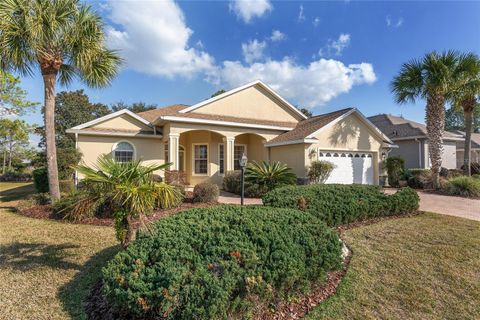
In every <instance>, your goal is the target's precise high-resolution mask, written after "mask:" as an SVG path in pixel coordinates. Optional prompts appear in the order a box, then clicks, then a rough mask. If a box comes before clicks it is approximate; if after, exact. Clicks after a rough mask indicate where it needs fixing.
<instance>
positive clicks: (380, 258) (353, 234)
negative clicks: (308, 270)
mask: <svg viewBox="0 0 480 320" xmlns="http://www.w3.org/2000/svg"><path fill="white" fill-rule="evenodd" d="M344 238H345V240H346V241H347V243H348V244H349V246H350V247H351V248H352V251H353V258H352V261H351V264H350V268H349V270H348V272H347V275H346V277H345V278H344V279H343V281H342V283H341V284H340V287H339V290H338V291H337V293H336V294H335V295H334V296H333V297H331V298H330V299H329V300H327V301H326V302H325V303H323V304H322V305H320V306H319V307H317V308H316V309H315V310H314V311H313V312H312V313H310V314H309V316H308V317H307V318H308V319H480V303H479V301H480V258H479V257H480V223H478V222H475V221H471V220H466V219H461V218H455V217H450V216H444V215H438V214H433V213H427V214H424V215H420V216H417V217H413V218H405V219H394V220H388V221H383V222H380V223H378V224H374V225H370V226H366V227H361V228H358V229H353V230H350V231H348V232H346V233H345V237H344Z"/></svg>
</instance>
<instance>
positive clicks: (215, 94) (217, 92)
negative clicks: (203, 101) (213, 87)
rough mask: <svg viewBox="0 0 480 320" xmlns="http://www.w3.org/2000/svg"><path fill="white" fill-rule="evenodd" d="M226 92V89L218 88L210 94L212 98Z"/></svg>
mask: <svg viewBox="0 0 480 320" xmlns="http://www.w3.org/2000/svg"><path fill="white" fill-rule="evenodd" d="M225 92H226V91H225V90H224V89H220V90H217V91H215V92H214V93H213V94H212V95H211V96H210V98H213V97H216V96H219V95H221V94H222V93H225Z"/></svg>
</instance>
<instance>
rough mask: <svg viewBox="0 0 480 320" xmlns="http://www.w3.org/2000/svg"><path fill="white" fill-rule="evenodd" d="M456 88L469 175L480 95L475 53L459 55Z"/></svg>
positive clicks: (455, 103)
mask: <svg viewBox="0 0 480 320" xmlns="http://www.w3.org/2000/svg"><path fill="white" fill-rule="evenodd" d="M454 79H455V88H454V91H453V95H452V102H453V107H454V108H455V109H457V110H460V109H461V110H463V114H464V119H465V147H464V158H463V171H464V174H465V175H467V176H469V175H470V174H471V172H470V170H471V168H470V164H471V163H470V162H471V160H470V156H471V155H470V152H471V140H472V131H473V129H472V127H473V112H474V109H475V106H476V105H477V97H478V96H479V95H480V58H479V57H478V56H477V55H476V54H474V53H468V54H463V55H461V56H460V57H459V61H458V66H457V68H456V70H455V75H454Z"/></svg>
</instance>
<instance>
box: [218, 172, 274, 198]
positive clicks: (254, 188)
mask: <svg viewBox="0 0 480 320" xmlns="http://www.w3.org/2000/svg"><path fill="white" fill-rule="evenodd" d="M241 174H242V172H241V171H239V170H236V171H229V172H227V173H226V174H225V177H223V181H222V188H223V190H225V191H227V192H231V193H234V194H238V195H240V194H241V192H242V176H241ZM268 191H269V190H268V188H267V187H265V186H260V185H258V184H255V183H252V182H249V181H247V180H245V197H247V198H261V197H263V196H264V195H265V194H266V193H267V192H268Z"/></svg>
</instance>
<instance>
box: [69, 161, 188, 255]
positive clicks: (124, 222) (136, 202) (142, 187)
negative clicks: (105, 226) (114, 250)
mask: <svg viewBox="0 0 480 320" xmlns="http://www.w3.org/2000/svg"><path fill="white" fill-rule="evenodd" d="M170 165H171V163H166V164H161V165H147V166H142V165H141V161H140V160H136V161H130V162H126V163H120V162H117V161H115V160H113V159H112V158H111V157H109V156H102V157H100V158H99V159H98V160H97V164H96V165H95V167H94V168H92V167H90V166H84V165H79V166H77V167H76V170H78V172H80V173H81V174H83V176H84V179H83V180H82V181H83V182H84V183H86V184H88V185H89V188H87V191H86V192H87V194H86V197H85V198H84V199H83V200H80V201H78V202H77V203H76V204H75V206H74V208H73V210H76V211H77V215H78V213H79V212H80V211H92V210H93V211H95V209H96V208H98V207H99V206H104V205H105V203H106V202H109V204H110V207H111V208H112V211H113V216H114V219H115V230H116V234H117V238H118V240H120V242H121V243H122V246H123V247H124V248H125V247H127V246H128V244H129V243H130V241H131V240H132V237H133V235H134V232H135V224H134V220H136V219H140V220H142V219H143V217H144V215H146V214H149V213H151V212H152V211H153V209H154V208H155V207H159V208H170V207H172V206H174V205H175V204H176V203H178V201H177V200H178V197H181V194H180V191H179V190H178V189H176V188H174V187H173V186H171V185H168V184H166V183H163V182H161V183H157V182H155V181H154V179H153V172H154V171H157V170H165V169H166V168H168V167H169V166H170Z"/></svg>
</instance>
